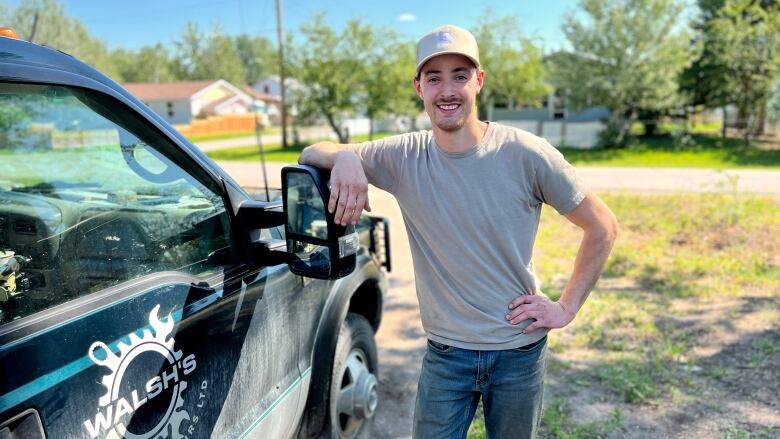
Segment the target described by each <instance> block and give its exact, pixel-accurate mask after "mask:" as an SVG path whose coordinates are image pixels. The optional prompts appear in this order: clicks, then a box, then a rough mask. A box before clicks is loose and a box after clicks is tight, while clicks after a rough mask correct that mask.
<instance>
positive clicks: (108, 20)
mask: <svg viewBox="0 0 780 439" xmlns="http://www.w3.org/2000/svg"><path fill="white" fill-rule="evenodd" d="M8 3H9V5H11V6H14V5H16V4H17V3H18V1H16V0H11V1H9V2H8ZM62 4H63V5H64V7H65V11H66V13H67V14H68V15H70V16H73V17H77V18H78V19H80V20H81V21H82V23H84V25H85V26H86V27H87V28H88V29H89V31H90V32H91V33H92V34H93V35H95V36H96V37H98V38H100V39H102V40H103V41H105V42H106V43H107V44H108V47H109V48H110V49H114V48H118V47H124V48H128V49H136V48H138V47H141V46H144V45H150V44H154V43H157V42H161V43H163V44H165V45H169V44H170V43H171V42H172V41H173V39H175V38H176V37H177V36H178V35H179V34H180V33H181V30H182V28H183V27H184V25H185V23H186V22H187V20H192V21H194V22H195V23H197V24H198V26H199V27H200V28H201V29H202V30H205V29H208V28H210V27H211V25H212V24H214V23H219V24H220V25H221V26H222V28H223V29H224V30H225V31H226V32H227V33H229V34H237V33H242V32H245V33H249V34H252V35H262V36H266V37H268V38H271V39H272V41H274V42H276V33H275V32H276V19H275V15H274V0H251V1H250V0H165V1H160V0H133V1H106V0H70V1H62ZM282 4H283V8H282V9H283V19H284V25H283V27H284V28H285V31H288V30H290V31H294V30H295V29H296V28H297V27H298V25H299V24H300V23H301V22H305V21H307V20H308V19H309V18H310V17H311V16H312V13H313V12H317V11H320V12H325V13H326V21H327V22H328V23H329V24H330V25H331V26H333V27H334V28H337V29H338V28H340V27H341V26H343V24H344V23H345V22H346V21H347V20H349V19H351V18H360V19H361V20H362V21H363V22H365V23H370V24H372V25H376V26H387V27H390V28H392V29H394V30H395V31H396V32H399V33H401V34H402V35H404V36H407V37H409V39H410V40H416V39H417V38H419V37H420V36H422V35H423V34H424V33H425V32H427V31H428V30H430V29H432V28H434V27H436V26H438V25H441V24H445V23H452V24H456V25H459V26H462V27H466V28H468V27H469V26H470V25H472V24H473V23H474V22H475V21H476V18H477V17H480V16H482V15H483V14H484V12H485V11H486V10H487V9H488V8H492V10H493V11H496V12H497V13H498V14H501V15H516V16H517V17H519V21H518V26H519V27H520V28H521V30H522V32H523V34H524V35H525V36H527V37H531V38H533V39H534V40H535V42H536V43H537V44H539V45H541V46H543V47H544V48H545V49H547V50H550V49H554V48H559V47H561V46H562V45H564V38H563V36H562V34H561V26H560V24H561V20H562V18H563V16H564V15H565V13H566V12H567V11H570V10H574V9H576V7H577V1H576V0H545V1H531V0H509V1H482V2H480V1H475V0H471V1H468V0H449V1H437V0H431V1H424V0H423V1H421V0H392V1H381V2H373V1H354V0H331V1H326V0H282Z"/></svg>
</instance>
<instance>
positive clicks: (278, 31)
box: [276, 0, 287, 149]
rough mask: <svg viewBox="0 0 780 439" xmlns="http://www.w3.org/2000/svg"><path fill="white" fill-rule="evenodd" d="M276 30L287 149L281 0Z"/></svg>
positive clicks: (283, 146) (285, 146)
mask: <svg viewBox="0 0 780 439" xmlns="http://www.w3.org/2000/svg"><path fill="white" fill-rule="evenodd" d="M276 32H277V34H278V36H279V80H280V81H279V82H280V83H279V85H280V87H281V91H282V148H284V149H287V99H286V98H285V90H284V88H285V87H284V42H283V41H284V32H283V31H282V0H276Z"/></svg>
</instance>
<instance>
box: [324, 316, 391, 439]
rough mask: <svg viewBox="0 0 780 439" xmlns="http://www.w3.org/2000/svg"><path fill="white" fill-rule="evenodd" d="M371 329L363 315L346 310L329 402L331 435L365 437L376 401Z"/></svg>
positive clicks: (340, 438) (334, 438)
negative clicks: (347, 312)
mask: <svg viewBox="0 0 780 439" xmlns="http://www.w3.org/2000/svg"><path fill="white" fill-rule="evenodd" d="M377 367H378V361H377V354H376V342H375V341H374V331H373V329H372V327H371V324H370V323H368V320H366V318H365V317H363V316H362V315H359V314H355V313H349V314H347V318H346V320H344V323H342V325H341V329H340V331H339V338H338V341H337V343H336V352H335V355H334V356H333V372H332V375H331V380H330V394H329V398H328V400H329V402H328V421H329V428H327V429H326V432H327V433H328V434H326V435H325V437H329V438H332V439H355V438H360V437H367V436H366V435H367V434H369V435H370V430H371V427H372V424H373V421H374V419H373V416H374V413H375V411H376V407H377V404H378V402H379V395H378V392H377V379H376V374H377Z"/></svg>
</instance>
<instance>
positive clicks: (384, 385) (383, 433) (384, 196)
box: [220, 162, 780, 439]
mask: <svg viewBox="0 0 780 439" xmlns="http://www.w3.org/2000/svg"><path fill="white" fill-rule="evenodd" d="M220 165H221V166H222V167H223V168H224V169H225V170H226V171H227V172H228V173H230V174H231V175H232V176H233V177H234V178H236V179H237V180H238V181H239V183H240V184H242V185H244V186H255V187H257V186H261V183H262V178H261V176H260V172H259V165H258V164H255V163H246V162H243V163H236V162H233V163H231V162H223V163H220ZM281 167H282V165H280V164H271V165H270V166H269V185H270V186H272V187H280V186H281V184H280V181H279V179H280V175H281V172H280V171H281ZM686 171H688V172H686ZM643 172H644V173H642V172H640V173H637V172H636V170H630V169H629V170H627V169H606V168H583V172H581V176H582V177H583V179H584V180H585V182H586V184H587V185H589V186H590V187H592V188H594V189H595V190H596V191H597V192H601V191H606V190H615V189H617V190H619V191H629V192H633V191H643V187H644V188H645V189H644V190H648V188H649V190H651V191H653V192H678V191H683V192H685V191H688V192H709V191H713V190H720V191H722V190H726V191H733V190H739V191H746V192H756V193H763V194H780V172H778V171H740V172H739V173H732V172H731V171H728V172H729V173H721V172H717V171H706V170H695V171H691V170H666V171H664V170H645V171H643ZM735 176H736V177H735ZM643 181H644V182H645V183H644V186H643V184H642V182H643ZM653 185H655V186H653ZM658 185H660V186H658ZM656 186H657V187H656ZM653 188H654V189H653ZM369 197H370V200H371V206H372V207H373V212H372V214H375V215H381V216H386V217H388V218H389V219H390V224H391V234H392V235H391V246H392V247H391V248H392V252H393V261H392V262H393V272H392V273H390V275H389V284H390V288H389V291H388V295H387V298H386V302H385V304H384V314H383V320H382V325H381V327H380V330H379V333H378V334H377V343H378V348H379V361H380V374H379V382H380V386H379V388H380V398H381V399H380V401H381V402H380V407H379V409H378V411H377V414H376V417H377V419H376V420H375V424H374V430H373V431H372V432H370V434H369V435H368V437H372V438H379V439H383V438H407V437H410V436H411V425H412V412H413V410H414V398H415V394H416V390H417V380H418V377H419V373H420V370H419V367H420V364H421V361H422V356H423V353H424V352H425V344H426V340H425V334H424V332H423V330H422V326H421V323H420V314H419V308H418V304H417V297H416V292H415V284H414V273H413V272H412V261H411V255H410V251H409V242H408V239H407V236H406V231H405V228H404V226H403V219H402V217H401V212H400V209H399V208H398V204H397V203H396V202H395V199H394V198H393V197H392V196H391V195H390V194H388V193H386V192H384V191H380V190H378V189H376V188H373V187H371V189H370V193H369ZM551 384H552V383H551ZM586 418H587V416H586ZM654 431H656V432H657V431H658V430H654ZM639 436H641V435H639Z"/></svg>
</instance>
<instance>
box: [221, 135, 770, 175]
mask: <svg viewBox="0 0 780 439" xmlns="http://www.w3.org/2000/svg"><path fill="white" fill-rule="evenodd" d="M392 134H393V133H376V134H375V136H374V138H375V139H378V138H381V137H385V136H389V135H392ZM365 140H368V136H366V135H361V136H354V137H353V140H352V141H353V142H361V141H365ZM679 143H680V142H679V141H676V140H675V139H674V138H673V137H670V136H659V137H653V138H642V137H640V138H638V140H637V142H636V143H635V144H634V145H632V146H630V147H628V148H625V149H588V150H584V149H575V148H561V152H563V154H564V156H565V157H566V159H567V160H569V161H570V162H571V163H572V164H574V165H576V166H637V167H669V168H675V167H678V168H679V167H685V168H714V169H727V168H759V169H761V168H763V169H776V168H780V148H774V149H772V148H770V147H769V146H768V145H765V144H760V143H758V142H756V143H755V145H756V146H753V147H751V148H746V147H744V146H743V143H742V140H741V139H732V138H727V139H721V138H720V137H719V136H717V135H715V134H694V135H692V136H691V137H690V138H689V139H688V140H687V141H686V143H685V145H684V146H681V145H679ZM304 146H305V145H296V146H293V147H290V148H288V149H282V148H281V146H280V145H278V144H271V145H266V147H265V151H266V159H267V160H268V161H271V162H283V163H294V162H296V161H297V160H298V155H299V154H300V153H301V150H302V149H303V147H304ZM208 155H209V157H211V158H212V159H215V160H247V161H256V160H259V152H258V151H257V147H256V146H254V145H249V146H242V147H237V148H231V149H223V150H219V151H213V152H209V153H208Z"/></svg>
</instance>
